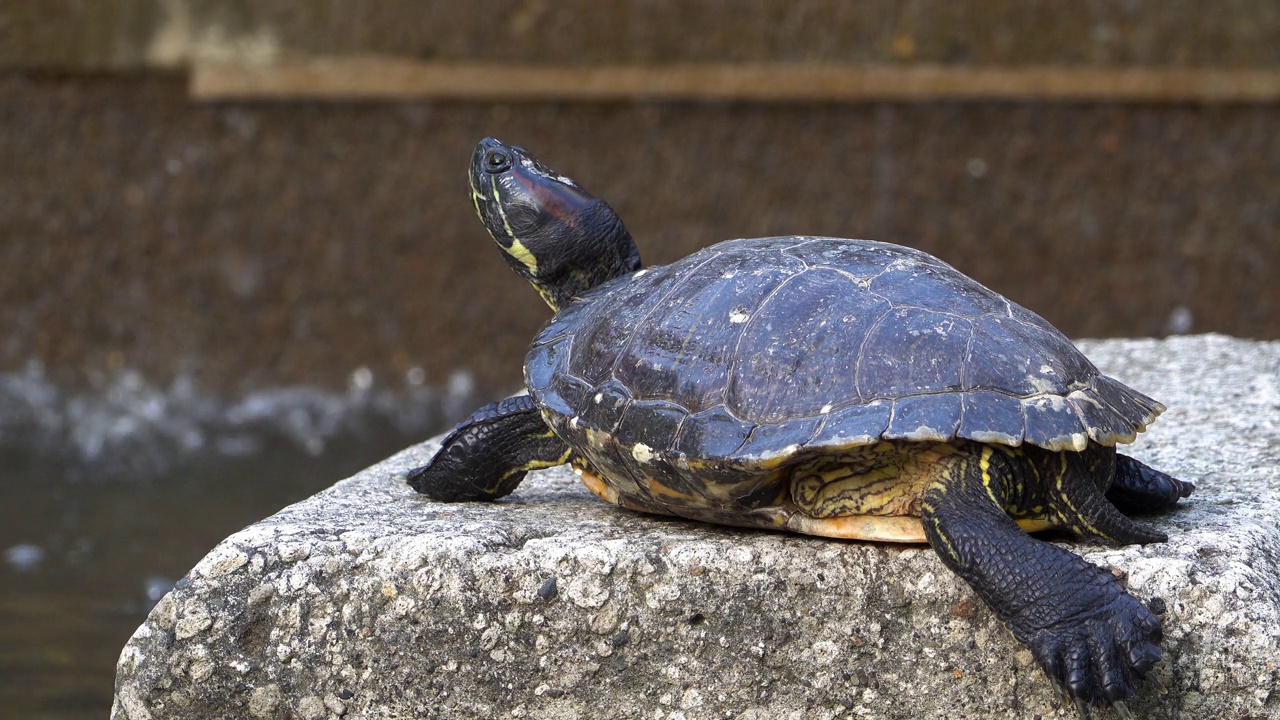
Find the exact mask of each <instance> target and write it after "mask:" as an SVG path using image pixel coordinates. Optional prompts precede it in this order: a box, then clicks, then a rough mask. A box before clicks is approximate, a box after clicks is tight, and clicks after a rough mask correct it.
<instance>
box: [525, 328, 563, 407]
mask: <svg viewBox="0 0 1280 720" xmlns="http://www.w3.org/2000/svg"><path fill="white" fill-rule="evenodd" d="M572 352H573V336H572V335H561V336H559V337H556V338H555V339H554V340H550V341H548V342H544V343H542V344H540V345H535V346H534V347H533V348H532V349H531V350H530V351H529V356H528V357H527V358H526V359H525V363H524V382H525V386H526V387H528V388H529V391H530V392H532V393H534V394H535V396H536V395H537V394H538V393H539V392H540V391H543V390H546V389H547V388H549V387H550V386H551V383H552V381H553V380H555V379H556V378H557V377H558V376H560V375H563V374H565V373H566V372H567V371H568V368H569V357H570V355H571V353H572Z"/></svg>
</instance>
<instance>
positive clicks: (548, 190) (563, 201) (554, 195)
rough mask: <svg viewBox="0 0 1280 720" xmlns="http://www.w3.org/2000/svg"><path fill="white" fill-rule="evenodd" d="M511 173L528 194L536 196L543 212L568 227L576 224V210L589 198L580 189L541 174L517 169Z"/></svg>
mask: <svg viewBox="0 0 1280 720" xmlns="http://www.w3.org/2000/svg"><path fill="white" fill-rule="evenodd" d="M512 175H513V176H514V177H515V179H516V182H518V183H520V185H521V186H523V187H524V189H525V190H527V191H528V192H529V194H530V195H532V196H533V197H535V198H537V200H538V203H539V205H541V206H542V210H543V211H544V212H546V213H547V214H549V215H551V217H553V218H555V219H556V220H559V221H560V222H563V223H565V224H566V225H569V226H570V227H574V226H576V225H577V224H578V211H579V210H581V209H582V206H583V205H586V204H587V202H588V199H589V198H588V197H586V196H585V195H584V194H583V193H582V192H581V191H578V190H576V189H574V188H571V187H569V186H567V185H563V184H561V183H558V182H555V181H554V180H548V179H547V178H545V177H543V176H541V175H535V174H531V173H528V172H518V171H517V172H513V173H512Z"/></svg>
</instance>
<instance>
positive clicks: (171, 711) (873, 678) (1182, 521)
mask: <svg viewBox="0 0 1280 720" xmlns="http://www.w3.org/2000/svg"><path fill="white" fill-rule="evenodd" d="M1083 345H1084V348H1085V350H1086V352H1087V353H1089V355H1090V356H1091V357H1093V358H1094V359H1095V361H1096V362H1097V363H1098V364H1099V365H1100V366H1101V367H1102V368H1103V369H1104V370H1105V371H1108V372H1110V373H1112V374H1114V375H1116V376H1118V377H1119V378H1121V379H1123V380H1126V381H1128V382H1130V383H1131V384H1133V385H1135V386H1136V387H1138V388H1140V389H1142V390H1143V391H1145V392H1148V393H1149V394H1152V395H1154V396H1156V397H1158V398H1160V399H1162V400H1163V401H1165V402H1166V403H1167V404H1168V405H1169V407H1170V409H1169V411H1168V412H1167V413H1166V414H1165V415H1164V417H1163V418H1162V419H1161V421H1160V422H1158V423H1157V424H1156V425H1155V427H1154V428H1153V429H1152V431H1150V432H1149V433H1147V434H1146V435H1144V436H1142V437H1141V439H1140V440H1139V442H1138V443H1137V444H1136V445H1135V446H1134V447H1133V448H1132V451H1133V454H1135V455H1137V456H1138V457H1140V458H1142V459H1143V460H1145V461H1148V462H1149V463H1151V464H1152V465H1155V466H1156V467H1159V468H1162V469H1164V470H1167V471H1169V472H1171V473H1173V474H1175V475H1177V476H1179V477H1181V478H1183V479H1186V480H1190V481H1193V482H1195V483H1196V485H1197V490H1196V493H1195V494H1194V495H1193V496H1192V497H1191V498H1190V499H1189V500H1186V501H1184V502H1183V506H1182V507H1181V509H1179V510H1177V511H1175V512H1172V513H1169V514H1167V515H1164V516H1162V517H1159V518H1156V519H1155V520H1154V522H1155V523H1156V524H1157V525H1159V526H1160V527H1161V528H1163V529H1164V530H1167V531H1168V533H1169V535H1170V541H1169V542H1168V543H1165V544H1160V545H1150V546H1146V547H1139V546H1129V547H1120V548H1113V547H1106V546H1100V545H1087V544H1082V543H1075V542H1070V541H1069V540H1067V539H1065V538H1064V539H1062V541H1063V542H1067V543H1068V544H1069V545H1070V547H1072V548H1073V549H1074V550H1076V551H1077V552H1080V553H1082V554H1083V555H1084V556H1085V557H1087V558H1089V559H1090V560H1092V561H1093V562H1095V563H1098V564H1100V565H1103V566H1106V567H1111V568H1113V569H1114V571H1115V572H1117V573H1119V574H1121V575H1123V576H1125V577H1126V579H1127V583H1128V586H1129V588H1130V589H1131V590H1132V592H1133V593H1135V594H1136V595H1138V596H1139V597H1142V598H1150V597H1154V596H1159V597H1163V598H1165V600H1166V601H1167V606H1168V613H1167V614H1166V616H1165V638H1166V639H1165V643H1164V649H1165V658H1166V659H1165V660H1164V661H1163V662H1162V663H1161V665H1160V666H1158V669H1157V675H1158V676H1159V677H1160V679H1161V680H1162V682H1163V683H1164V685H1166V686H1168V688H1169V692H1168V694H1167V695H1163V696H1161V695H1157V694H1156V693H1155V692H1154V691H1153V690H1148V691H1146V692H1145V693H1144V694H1143V696H1142V698H1141V699H1140V700H1138V701H1135V702H1133V703H1131V704H1130V708H1131V709H1132V710H1134V711H1135V714H1136V715H1137V716H1139V717H1150V718H1227V717H1230V718H1276V717H1280V687H1278V685H1280V667H1278V663H1280V607H1278V605H1277V597H1278V596H1280V569H1278V568H1280V502H1278V501H1280V469H1278V468H1277V461H1278V460H1280V343H1257V342H1248V341H1242V340H1234V339H1228V338H1224V337H1220V336H1200V337H1187V338H1176V339H1171V340H1167V341H1155V340H1139V341H1103V342H1088V343H1084V344H1083ZM434 448H435V444H434V443H424V444H423V445H421V446H418V447H414V448H410V449H408V450H406V451H404V452H402V453H400V454H399V455H396V456H395V457H392V458H390V459H388V460H387V461H385V462H383V463H380V464H378V465H376V466H374V467H372V468H370V469H368V470H366V471H364V472H362V473H360V474H359V475H356V476H355V477H353V478H350V479H348V480H345V481H343V482H340V483H338V484H337V485H335V486H334V487H333V488H331V489H329V490H327V491H325V492H322V493H320V494H319V495H316V496H315V497H312V498H310V499H308V500H306V501H304V502H301V503H298V504H297V505H293V506H291V507H288V508H286V509H284V510H283V511H281V512H280V513H278V514H277V515H275V516H273V517H271V518H268V519H266V520H264V521H262V522H260V523H258V524H256V525H253V526H251V527H248V528H246V529H245V530H243V531H241V532H239V533H236V534H235V535H233V536H231V537H230V538H228V539H227V540H225V541H224V542H223V543H222V544H220V545H219V546H218V547H216V548H215V549H214V550H213V551H212V552H211V553H209V555H208V556H207V557H206V558H205V559H204V560H202V561H201V562H200V563H199V564H198V565H197V566H196V567H195V569H194V570H192V571H191V573H190V575H188V576H187V577H186V578H185V579H184V580H183V581H182V582H180V583H179V585H178V587H177V588H176V589H175V590H174V591H173V592H172V593H170V594H169V595H168V596H167V597H165V598H164V600H162V601H161V602H160V604H159V605H158V606H157V607H156V608H155V610H154V611H152V613H151V615H150V617H148V619H147V621H146V623H145V624H144V625H143V626H142V627H141V628H139V629H138V632H137V633H136V634H135V635H134V637H133V639H132V640H130V641H129V644H128V645H127V646H126V647H125V649H124V652H123V654H122V655H121V658H120V664H119V668H118V676H117V681H116V703H115V708H114V713H113V717H115V718H117V720H124V719H125V718H129V719H131V720H143V719H144V718H214V717H255V718H286V717H293V718H304V719H312V718H325V717H335V716H347V717H354V716H371V717H379V718H393V717H395V718H418V717H429V718H498V717H530V718H653V719H655V720H658V719H664V720H665V719H675V718H685V719H687V720H695V719H698V718H707V719H711V718H716V719H722V718H835V717H875V718H917V717H937V718H959V717H972V718H1020V719H1025V718H1033V717H1040V718H1050V717H1061V718H1069V717H1073V716H1074V711H1073V710H1068V709H1067V708H1065V707H1063V706H1062V705H1060V703H1059V701H1058V700H1057V698H1056V697H1055V694H1054V692H1053V691H1052V690H1051V688H1050V684H1049V682H1048V680H1047V679H1046V678H1045V677H1044V675H1043V674H1042V673H1041V672H1040V670H1039V669H1037V668H1036V666H1035V665H1034V664H1033V662H1032V660H1031V655H1030V653H1029V652H1027V651H1026V650H1024V649H1023V648H1021V647H1020V646H1019V645H1018V644H1017V643H1016V642H1015V641H1014V640H1013V639H1012V637H1011V636H1010V635H1009V634H1008V633H1007V632H1006V631H1005V630H1004V629H1003V628H1002V627H1001V625H1000V624H999V623H998V622H997V620H996V619H995V618H994V616H993V615H992V614H991V612H989V611H988V610H987V609H986V607H985V606H983V605H982V603H981V602H980V601H979V600H978V599H977V597H976V596H975V595H974V594H973V593H972V592H971V591H970V590H969V588H968V587H967V586H965V585H964V584H963V583H961V582H960V581H959V580H958V579H956V578H955V577H954V576H953V575H951V573H949V572H948V571H947V570H946V569H945V568H944V567H943V566H942V564H941V563H940V562H939V561H938V558H937V557H936V556H935V555H934V553H933V551H932V550H930V549H928V548H927V547H922V546H921V547H907V546H887V545H876V544H868V543H857V542H840V541H832V540H824V539H817V538H808V537H801V536H795V535H787V534H773V533H767V532H750V531H741V530H735V529H728V528H719V527H711V526H707V525H701V524H697V523H692V522H682V521H679V520H672V519H666V518H660V517H651V516H646V515H639V514H636V513H632V512H629V511H626V510H622V509H619V508H616V507H611V506H609V505H606V504H605V503H603V502H601V501H599V500H597V499H596V498H595V497H594V496H591V495H590V494H588V493H587V492H586V490H585V489H583V488H582V487H580V486H579V485H578V484H577V482H576V481H575V478H574V477H573V476H572V475H571V474H570V473H567V472H563V471H560V470H553V471H548V472H543V473H537V474H534V475H532V476H530V477H529V478H528V479H527V480H526V482H525V483H524V485H523V486H522V487H521V488H520V490H519V491H518V492H516V493H515V494H514V495H512V496H510V497H509V498H507V499H505V500H503V501H501V502H497V503H492V504H460V505H443V504H437V503H434V502H431V501H428V500H426V499H424V498H422V497H420V496H418V495H416V494H415V493H413V492H412V491H411V490H409V489H408V488H407V487H406V486H405V484H404V482H403V480H402V479H401V475H402V473H404V472H405V471H406V470H408V469H409V468H411V467H414V466H416V465H419V464H421V463H422V462H423V461H425V460H426V459H427V458H428V457H429V456H430V455H431V453H432V452H433V450H434ZM267 481H269V478H264V482H267ZM194 511H195V509H193V512H194Z"/></svg>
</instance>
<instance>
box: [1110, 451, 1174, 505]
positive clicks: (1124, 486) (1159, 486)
mask: <svg viewBox="0 0 1280 720" xmlns="http://www.w3.org/2000/svg"><path fill="white" fill-rule="evenodd" d="M1195 489H1196V486H1195V485H1192V484H1191V483H1189V482H1183V481H1181V480H1179V479H1177V478H1175V477H1171V476H1169V475H1166V474H1164V473H1162V472H1160V471H1159V470H1156V469H1155V468H1152V467H1148V466H1147V465H1144V464H1142V463H1140V462H1138V461H1137V460H1134V459H1133V458H1131V457H1129V456H1128V455H1120V454H1117V455H1116V473H1115V478H1114V479H1113V480H1112V481H1111V488H1110V489H1108V490H1107V499H1108V500H1110V501H1111V503H1112V504H1113V505H1115V506H1116V507H1117V508H1119V509H1120V510H1121V511H1122V512H1125V513H1132V514H1135V515H1143V514H1146V513H1153V512H1159V511H1161V510H1167V509H1169V508H1171V507H1173V506H1174V504H1175V503H1177V502H1178V500H1180V499H1182V498H1184V497H1187V496H1189V495H1190V494H1191V491H1192V490H1195Z"/></svg>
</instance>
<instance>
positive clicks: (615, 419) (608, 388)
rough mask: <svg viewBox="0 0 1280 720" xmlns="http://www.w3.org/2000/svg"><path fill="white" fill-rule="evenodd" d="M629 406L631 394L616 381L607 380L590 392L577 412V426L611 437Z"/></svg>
mask: <svg viewBox="0 0 1280 720" xmlns="http://www.w3.org/2000/svg"><path fill="white" fill-rule="evenodd" d="M630 404H631V393H630V391H628V389H627V387H626V386H625V385H623V384H622V383H620V382H618V381H617V380H608V381H606V382H604V383H601V384H600V385H598V386H596V387H595V388H593V389H592V390H591V391H590V395H589V397H587V399H586V402H585V403H584V404H583V407H582V410H581V411H580V412H579V424H580V425H581V426H582V427H584V428H590V429H592V430H596V431H600V432H604V433H607V434H609V435H613V434H614V433H615V432H616V431H617V427H618V423H619V421H621V420H622V415H623V413H624V412H626V409H627V406H628V405H630Z"/></svg>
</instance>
